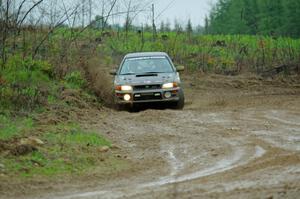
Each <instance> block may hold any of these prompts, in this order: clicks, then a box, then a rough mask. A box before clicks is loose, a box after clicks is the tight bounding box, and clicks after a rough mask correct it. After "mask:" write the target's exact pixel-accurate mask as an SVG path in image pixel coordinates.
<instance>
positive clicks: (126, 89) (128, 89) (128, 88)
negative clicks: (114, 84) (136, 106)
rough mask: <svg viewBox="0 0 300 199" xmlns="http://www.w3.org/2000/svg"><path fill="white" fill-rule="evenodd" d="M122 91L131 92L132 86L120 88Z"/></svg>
mask: <svg viewBox="0 0 300 199" xmlns="http://www.w3.org/2000/svg"><path fill="white" fill-rule="evenodd" d="M121 90H122V91H132V86H121Z"/></svg>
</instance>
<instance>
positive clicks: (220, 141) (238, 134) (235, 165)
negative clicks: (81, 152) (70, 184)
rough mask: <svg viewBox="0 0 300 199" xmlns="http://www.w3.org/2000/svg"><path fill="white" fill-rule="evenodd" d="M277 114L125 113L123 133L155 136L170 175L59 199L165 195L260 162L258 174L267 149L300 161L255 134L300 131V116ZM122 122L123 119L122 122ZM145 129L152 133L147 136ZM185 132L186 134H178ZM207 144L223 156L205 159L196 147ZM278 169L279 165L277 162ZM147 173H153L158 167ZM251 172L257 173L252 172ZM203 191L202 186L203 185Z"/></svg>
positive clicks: (249, 182) (250, 183)
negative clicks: (173, 187) (166, 190)
mask: <svg viewBox="0 0 300 199" xmlns="http://www.w3.org/2000/svg"><path fill="white" fill-rule="evenodd" d="M278 112H280V111H274V110H272V111H268V110H262V111H257V110H251V109H249V110H243V111H241V112H239V113H236V112H232V111H228V112H219V113H218V112H216V113H198V112H194V111H191V110H189V111H183V112H176V111H169V110H166V111H153V110H150V111H144V112H141V113H137V114H133V115H128V114H127V113H126V114H124V116H122V117H123V119H124V120H125V121H127V124H125V123H124V122H123V123H122V122H121V124H120V125H124V126H125V128H124V126H123V128H124V129H125V130H126V127H130V130H128V131H127V132H126V133H128V134H130V136H134V134H135V133H137V132H140V133H139V135H138V136H139V137H140V139H139V140H141V139H142V138H143V136H145V135H147V136H150V138H152V137H153V138H155V136H156V138H155V139H154V142H159V143H161V147H160V150H159V151H158V152H157V156H163V157H164V159H165V161H166V163H167V164H166V165H167V167H168V168H167V170H168V175H156V176H151V178H149V176H145V179H143V182H142V183H141V182H140V181H139V182H134V180H133V181H132V180H130V179H129V181H128V183H129V184H128V183H126V184H124V185H121V186H120V187H119V188H116V187H113V186H112V187H110V188H107V189H104V190H102V191H92V192H85V193H78V194H73V195H69V196H65V197H62V198H63V199H69V198H74V199H77V198H85V199H86V198H87V199H89V198H123V197H138V196H145V195H147V194H148V195H149V194H150V195H151V194H152V192H153V191H154V190H161V191H164V189H163V187H167V186H169V185H172V184H178V183H180V184H181V183H184V184H190V185H191V187H192V185H193V181H194V180H199V179H201V178H204V177H210V176H214V175H223V173H227V172H229V171H231V170H236V169H238V170H241V171H239V172H241V176H243V175H245V176H247V169H245V171H243V168H244V167H245V168H251V167H253V168H254V169H253V170H255V166H256V164H255V163H256V162H261V165H260V166H259V167H257V168H258V170H262V169H263V168H264V169H267V170H268V169H269V167H271V166H270V165H267V164H266V165H265V163H264V160H265V159H270V158H271V162H272V160H273V159H272V158H273V157H270V154H272V151H269V150H273V148H274V147H275V148H276V150H278V151H279V152H280V151H281V150H284V153H283V154H285V155H286V154H290V153H291V154H293V153H294V154H295V156H296V157H298V158H299V154H297V153H295V152H297V150H298V149H297V147H296V148H295V147H289V148H288V149H286V148H285V147H282V146H281V147H278V146H277V145H274V143H272V142H270V140H268V139H273V138H272V136H271V138H268V139H264V138H263V137H260V136H259V135H258V134H257V131H256V130H257V129H264V128H268V129H269V131H270V132H274V131H275V129H277V128H280V129H281V130H282V129H283V130H285V133H290V132H289V131H288V130H289V129H287V128H286V126H292V127H293V128H294V130H296V133H299V130H300V128H299V125H298V123H297V121H298V120H299V121H300V118H298V116H297V115H296V116H295V115H294V116H295V117H294V118H293V119H291V120H289V118H287V117H286V115H290V114H289V113H287V112H285V111H281V113H282V114H278ZM274 114H275V115H274ZM157 115H159V116H157ZM170 115H173V117H170ZM112 117H114V115H112ZM129 117H131V119H133V118H134V119H133V120H131V121H128V120H126V118H127V119H128V118H129ZM120 120H122V118H121V119H120ZM161 120H164V121H166V122H167V123H170V124H172V127H170V126H167V125H164V123H162V122H160V121H161ZM274 120H276V121H280V123H278V122H275V123H274ZM266 121H267V122H269V123H271V124H270V126H268V127H266ZM134 124H138V125H134ZM142 126H143V127H142ZM198 127H199V128H198ZM143 128H144V129H143ZM148 129H150V131H151V133H150V132H149V130H148ZM141 131H143V132H141ZM183 133H184V135H182V134H183ZM203 135H207V136H208V137H210V138H208V139H203V141H202V142H201V139H199V136H203ZM130 136H129V137H130ZM257 136H258V137H257ZM281 136H282V135H281ZM253 138H254V139H253ZM209 139H215V140H216V142H215V143H210V144H207V143H205V141H206V140H209ZM259 139H262V141H259ZM255 140H258V141H255ZM298 141H299V140H298V138H297V139H292V142H296V143H297V142H298ZM136 144H138V143H136ZM150 144H151V143H150ZM206 144H207V145H208V146H209V147H212V148H213V147H217V145H223V146H224V147H226V148H224V149H225V150H224V151H225V153H224V154H221V155H222V156H221V157H218V158H215V159H212V158H211V157H210V156H209V155H207V156H203V151H201V150H199V149H197V145H204V146H206ZM178 146H185V148H184V149H182V148H180V150H179V151H178V149H177V148H176V147H178ZM195 148H196V149H195ZM176 149H177V150H176ZM221 149H222V148H221ZM136 150H138V149H136ZM186 153H191V154H192V155H191V154H189V156H188V158H186V156H187V155H186ZM199 153H200V155H199ZM201 155H202V156H201ZM275 158H276V157H275ZM286 160H288V159H286ZM202 161H207V164H206V165H204V166H203V165H201V166H200V167H199V166H197V164H199V165H200V163H201V162H202ZM291 163H292V165H291V166H297V165H300V161H299V162H298V160H297V158H296V160H293V161H291ZM298 163H299V164H298ZM279 165H281V163H280V162H279ZM282 165H284V164H282ZM147 169H148V170H149V169H150V170H155V169H156V168H147ZM248 170H249V169H248ZM286 170H288V169H287V168H285V167H283V168H279V171H282V172H286ZM288 171H289V170H288ZM249 172H250V171H249ZM251 172H254V173H255V171H251ZM258 174H259V171H258ZM284 174H285V173H283V175H284ZM256 175H257V174H255V176H256ZM280 176H282V175H280ZM142 177H143V176H141V178H142ZM296 179H297V176H296ZM257 180H258V181H257ZM259 180H260V178H259V176H256V178H255V179H254V180H251V179H249V180H245V179H244V181H245V182H246V181H247V183H245V184H244V186H243V185H242V186H243V187H246V188H249V187H252V186H254V185H255V184H257V183H258V182H259ZM291 180H292V179H291ZM299 180H300V176H299ZM274 181H275V183H273V184H276V179H275V177H274ZM277 181H278V179H277ZM287 181H288V179H287ZM213 182H215V180H211V183H213ZM261 182H263V183H262V184H265V185H266V186H268V183H269V182H265V181H263V180H261ZM223 184H224V186H225V185H226V186H227V187H229V188H230V189H231V190H233V189H234V187H238V186H235V182H234V181H233V182H232V183H231V184H230V183H227V182H224V183H223ZM269 184H270V183H269ZM203 187H205V186H204V185H203ZM208 187H209V186H208ZM229 188H228V189H229ZM208 191H212V190H208Z"/></svg>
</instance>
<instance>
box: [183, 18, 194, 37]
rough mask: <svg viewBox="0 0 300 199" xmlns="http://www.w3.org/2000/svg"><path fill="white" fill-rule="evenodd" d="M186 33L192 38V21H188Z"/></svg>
mask: <svg viewBox="0 0 300 199" xmlns="http://www.w3.org/2000/svg"><path fill="white" fill-rule="evenodd" d="M185 31H186V32H187V34H188V35H189V36H190V35H191V34H192V33H193V25H192V21H191V19H188V22H187V25H186V28H185Z"/></svg>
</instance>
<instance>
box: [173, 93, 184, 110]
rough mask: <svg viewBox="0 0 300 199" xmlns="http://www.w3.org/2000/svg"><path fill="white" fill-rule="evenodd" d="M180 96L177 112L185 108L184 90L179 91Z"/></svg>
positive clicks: (176, 106) (176, 105) (176, 104)
mask: <svg viewBox="0 0 300 199" xmlns="http://www.w3.org/2000/svg"><path fill="white" fill-rule="evenodd" d="M178 95H179V100H178V101H177V102H176V103H175V107H174V108H175V109H177V110H182V109H183V107H184V93H183V90H182V89H180V90H179V93H178Z"/></svg>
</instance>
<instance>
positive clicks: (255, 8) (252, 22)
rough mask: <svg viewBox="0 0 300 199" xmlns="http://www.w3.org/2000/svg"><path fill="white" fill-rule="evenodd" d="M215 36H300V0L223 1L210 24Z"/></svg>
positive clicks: (216, 8)
mask: <svg viewBox="0 0 300 199" xmlns="http://www.w3.org/2000/svg"><path fill="white" fill-rule="evenodd" d="M206 31H207V33H212V34H252V35H253V34H264V35H271V36H278V35H282V36H291V37H299V36H300V1H299V0H219V1H218V3H217V4H216V5H215V7H214V8H213V9H212V11H211V14H210V17H209V19H207V23H206Z"/></svg>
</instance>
